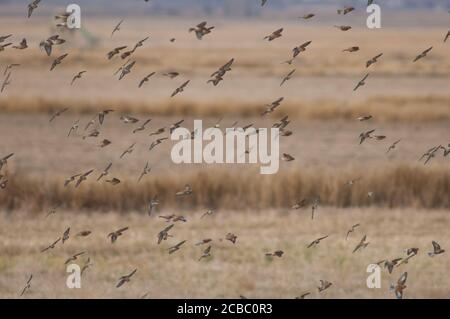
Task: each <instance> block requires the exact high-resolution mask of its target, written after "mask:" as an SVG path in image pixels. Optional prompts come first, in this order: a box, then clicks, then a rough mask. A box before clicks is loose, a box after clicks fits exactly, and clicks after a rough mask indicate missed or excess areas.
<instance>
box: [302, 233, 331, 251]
mask: <svg viewBox="0 0 450 319" xmlns="http://www.w3.org/2000/svg"><path fill="white" fill-rule="evenodd" d="M325 238H328V235H326V236H323V237H320V238H317V239H314V240H313V241H312V242H311V243H310V244H309V245H308V246H307V247H306V248H311V247H313V246H316V245H318V244H320V242H321V241H322V240H324V239H325Z"/></svg>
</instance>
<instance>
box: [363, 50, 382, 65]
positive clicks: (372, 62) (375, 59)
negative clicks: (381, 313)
mask: <svg viewBox="0 0 450 319" xmlns="http://www.w3.org/2000/svg"><path fill="white" fill-rule="evenodd" d="M382 56H383V53H380V54H378V55H377V56H374V57H373V58H371V59H370V60H369V61H367V62H366V68H368V67H370V66H371V65H372V64H375V63H377V62H378V59H379V58H381V57H382Z"/></svg>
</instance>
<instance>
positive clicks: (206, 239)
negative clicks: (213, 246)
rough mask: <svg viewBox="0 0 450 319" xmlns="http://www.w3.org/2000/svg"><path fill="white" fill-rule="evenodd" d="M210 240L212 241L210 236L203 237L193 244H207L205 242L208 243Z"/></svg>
mask: <svg viewBox="0 0 450 319" xmlns="http://www.w3.org/2000/svg"><path fill="white" fill-rule="evenodd" d="M210 242H212V239H211V238H205V239H202V240H200V241H199V242H197V243H196V244H195V246H200V245H204V244H207V243H210Z"/></svg>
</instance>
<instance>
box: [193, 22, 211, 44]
mask: <svg viewBox="0 0 450 319" xmlns="http://www.w3.org/2000/svg"><path fill="white" fill-rule="evenodd" d="M206 25H207V22H206V21H203V22H201V23H199V24H197V25H196V26H195V27H193V28H189V32H195V35H196V37H197V39H198V40H201V39H203V37H204V36H205V35H206V34H208V33H211V30H212V29H214V26H212V27H207V26H206Z"/></svg>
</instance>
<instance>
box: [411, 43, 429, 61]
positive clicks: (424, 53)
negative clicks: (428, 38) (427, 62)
mask: <svg viewBox="0 0 450 319" xmlns="http://www.w3.org/2000/svg"><path fill="white" fill-rule="evenodd" d="M431 50H433V47H429V48H428V49H426V50H425V51H423V52H422V53H420V54H419V55H418V56H416V57H415V58H414V60H413V62H417V61H419V60H420V59H423V58H424V57H426V56H427V55H428V53H430V51H431Z"/></svg>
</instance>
